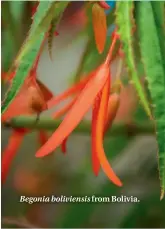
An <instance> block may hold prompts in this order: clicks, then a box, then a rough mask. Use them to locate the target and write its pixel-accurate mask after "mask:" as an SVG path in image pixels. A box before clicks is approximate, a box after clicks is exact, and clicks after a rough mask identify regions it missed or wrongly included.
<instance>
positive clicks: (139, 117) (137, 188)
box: [1, 1, 165, 228]
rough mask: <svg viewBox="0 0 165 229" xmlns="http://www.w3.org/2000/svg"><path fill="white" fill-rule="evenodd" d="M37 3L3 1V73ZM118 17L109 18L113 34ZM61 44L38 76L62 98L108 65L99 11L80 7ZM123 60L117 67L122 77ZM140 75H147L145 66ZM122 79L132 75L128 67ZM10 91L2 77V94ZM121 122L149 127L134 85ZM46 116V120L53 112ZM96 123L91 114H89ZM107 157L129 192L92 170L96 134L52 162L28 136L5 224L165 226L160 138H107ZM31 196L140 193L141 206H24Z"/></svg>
mask: <svg viewBox="0 0 165 229" xmlns="http://www.w3.org/2000/svg"><path fill="white" fill-rule="evenodd" d="M34 4H35V2H32V1H28V2H27V1H2V2H1V10H2V47H1V50H2V51H1V52H2V53H1V56H2V69H1V72H6V71H7V70H8V69H9V67H10V65H11V63H12V61H13V59H14V57H15V55H16V54H17V52H18V50H19V48H20V46H21V44H22V42H23V41H24V39H25V37H26V34H27V32H28V29H29V28H30V24H31V22H32V20H31V13H32V8H33V6H34ZM113 16H114V12H113V11H112V12H110V13H109V14H108V15H107V24H108V26H109V28H110V30H111V28H112V27H110V26H112V25H113V22H114V18H113ZM57 31H58V32H59V36H57V37H55V38H54V41H53V51H52V53H53V61H51V60H50V57H49V54H48V47H47V43H45V48H44V51H43V53H42V56H41V59H40V62H39V66H38V70H37V73H38V78H39V79H40V80H41V81H42V82H44V83H45V85H47V86H48V87H49V88H50V89H51V91H52V92H53V93H54V94H58V93H60V92H62V91H63V90H64V89H66V88H67V87H69V86H70V85H71V83H73V81H76V79H77V78H79V77H80V76H81V75H82V74H83V73H88V72H90V71H91V70H93V69H95V67H96V66H98V65H99V63H100V62H101V61H102V60H103V58H104V56H105V54H106V52H107V49H108V46H109V42H110V39H109V37H110V34H108V36H107V44H106V49H105V51H104V53H103V54H102V55H99V54H98V52H97V50H96V47H95V42H94V38H93V30H92V23H91V11H90V10H85V7H84V3H83V2H72V3H70V4H69V6H68V8H67V10H66V12H65V13H64V15H63V18H62V21H61V23H60V25H59V26H58V28H57ZM118 61H119V58H118V57H117V58H116V59H115V60H114V62H113V63H112V66H111V72H112V78H113V80H114V79H115V73H116V71H117V65H118ZM138 65H139V76H140V77H143V76H144V73H143V70H142V69H141V64H140V62H139V64H138ZM122 73H123V74H122V77H123V79H125V77H127V76H128V74H127V72H126V70H125V69H124V68H123V71H122ZM6 89H7V86H6V84H5V83H4V82H3V79H2V97H3V95H4V93H5V91H6ZM121 100H122V102H121V108H120V111H119V114H118V116H117V118H116V122H119V121H122V122H126V123H127V122H130V121H132V122H135V123H136V122H137V121H138V122H139V123H141V122H142V123H148V118H147V117H146V115H145V114H144V111H143V109H142V107H141V106H140V105H139V101H138V99H137V97H136V94H135V93H134V89H133V88H132V86H130V85H128V86H125V87H124V89H123V91H122V95H121ZM49 114H50V111H49V112H46V114H45V115H49ZM85 118H86V119H87V120H89V119H90V113H89V114H88V115H87V116H86V117H85ZM10 133H11V132H10V130H8V129H5V128H3V129H2V152H3V149H4V148H5V146H6V145H7V143H8V138H9V136H10ZM104 146H105V152H106V155H107V157H108V158H109V161H110V162H111V164H112V167H113V168H114V170H115V172H116V173H117V174H118V176H119V177H120V178H121V179H122V181H123V184H124V185H123V187H122V188H118V187H115V186H114V185H113V184H112V183H111V182H110V181H109V180H108V178H107V177H106V176H105V174H104V173H103V172H100V174H99V176H98V177H95V176H94V175H93V172H92V166H91V139H90V130H89V135H84V134H81V132H80V133H77V134H72V136H71V137H69V141H68V143H67V151H68V152H67V155H63V154H62V153H61V150H60V149H58V150H56V152H55V153H53V154H52V155H50V156H49V157H46V158H44V159H37V158H35V156H34V155H35V152H36V150H37V148H38V147H39V143H38V141H37V134H36V132H34V133H32V134H30V135H28V136H26V137H25V139H24V141H23V144H22V145H21V148H20V150H19V152H18V154H17V156H16V158H15V159H14V161H13V163H12V167H11V170H10V175H9V177H8V179H7V182H6V183H5V184H4V185H3V187H2V197H1V198H2V227H13V228H15V227H26V226H27V227H30V228H32V227H52V228H56V227H58V228H59V227H61V228H163V227H165V217H164V212H165V201H164V200H163V201H161V202H160V187H159V178H158V168H157V144H156V140H155V137H154V135H152V133H151V134H150V135H146V134H143V133H141V134H140V135H136V134H131V133H130V134H129V135H128V134H127V133H126V134H122V135H120V136H113V135H111V136H110V137H105V141H104ZM21 195H25V196H40V195H45V196H50V195H56V196H61V195H65V196H86V195H87V196H92V195H95V196H100V197H105V196H112V195H116V196H121V195H125V196H136V197H138V199H139V200H140V202H139V203H54V204H51V203H49V204H47V203H38V204H32V205H29V204H27V203H19V199H20V196H21Z"/></svg>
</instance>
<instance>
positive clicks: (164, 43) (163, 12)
mask: <svg viewBox="0 0 165 229" xmlns="http://www.w3.org/2000/svg"><path fill="white" fill-rule="evenodd" d="M151 4H152V10H153V13H154V18H155V23H156V29H157V33H158V37H159V43H160V48H161V54H162V58H163V60H165V24H164V22H165V2H163V1H162V2H159V1H156V2H155V1H153V2H151ZM163 64H164V71H165V61H164V63H163Z"/></svg>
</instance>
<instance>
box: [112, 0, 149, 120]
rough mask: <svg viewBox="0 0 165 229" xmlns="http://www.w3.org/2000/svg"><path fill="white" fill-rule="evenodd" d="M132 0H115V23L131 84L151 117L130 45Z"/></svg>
mask: <svg viewBox="0 0 165 229" xmlns="http://www.w3.org/2000/svg"><path fill="white" fill-rule="evenodd" d="M133 6H134V5H133V2H132V1H127V2H117V4H116V23H117V26H118V33H119V35H120V40H121V42H122V45H123V46H122V47H123V50H124V53H125V61H126V64H127V67H128V70H129V72H130V74H131V77H132V81H133V84H134V86H135V88H136V91H137V93H138V96H139V98H140V101H141V103H142V105H143V107H144V109H145V111H146V113H147V114H148V116H149V117H150V118H152V115H151V111H150V107H149V103H148V100H147V97H146V95H145V92H144V90H143V87H142V85H141V83H140V80H139V77H138V74H137V70H136V65H135V60H134V52H133V46H132V35H131V33H132V28H133V17H132V12H133Z"/></svg>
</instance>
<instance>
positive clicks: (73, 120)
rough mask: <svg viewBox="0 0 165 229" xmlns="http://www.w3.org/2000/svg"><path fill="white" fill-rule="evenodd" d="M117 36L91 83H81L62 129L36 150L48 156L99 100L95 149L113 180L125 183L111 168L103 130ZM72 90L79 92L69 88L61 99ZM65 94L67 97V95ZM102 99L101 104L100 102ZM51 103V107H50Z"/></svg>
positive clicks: (89, 81)
mask: <svg viewBox="0 0 165 229" xmlns="http://www.w3.org/2000/svg"><path fill="white" fill-rule="evenodd" d="M116 40H117V37H116V36H114V37H113V41H112V44H111V47H110V50H109V53H108V55H107V58H106V60H105V61H104V63H103V64H102V65H101V66H100V67H99V68H98V69H97V70H96V72H95V73H94V74H92V75H91V77H90V78H88V79H87V82H85V83H84V81H83V83H82V84H80V85H81V92H80V94H79V95H78V96H77V99H76V101H75V103H74V104H73V105H72V107H71V109H70V110H69V112H68V114H67V115H66V116H65V118H64V120H63V121H62V123H61V125H60V126H59V127H58V129H57V130H56V131H55V132H54V133H53V135H52V136H51V137H50V139H49V140H48V141H47V142H46V143H45V145H43V146H42V147H41V148H40V149H39V150H38V152H37V153H36V157H44V156H46V155H48V154H50V153H51V152H52V151H53V150H55V149H56V148H57V147H58V146H59V145H61V144H62V142H63V141H64V140H65V141H66V139H67V137H68V136H69V135H70V134H71V132H72V131H73V130H74V128H75V127H76V126H77V125H78V124H79V123H80V121H81V120H82V118H83V117H84V115H85V114H86V112H87V111H88V110H89V109H90V107H91V106H92V105H93V104H94V103H96V105H97V107H98V108H97V109H96V111H97V112H96V116H97V117H96V120H95V121H94V120H93V125H92V127H93V128H94V130H93V129H92V132H93V133H95V134H94V135H95V136H96V139H95V140H94V139H93V137H92V139H93V148H94V149H95V151H96V153H97V155H98V159H99V163H100V164H101V166H102V168H103V170H104V172H105V173H106V175H107V176H108V177H109V179H110V180H111V181H112V182H113V183H114V184H116V185H118V186H121V185H122V184H121V181H120V180H119V178H118V177H117V176H116V175H115V173H114V172H113V170H112V168H111V167H110V165H109V163H108V161H107V159H106V156H105V154H104V149H103V132H104V126H105V118H107V111H108V110H107V107H108V98H109V92H110V66H109V65H110V62H111V58H112V51H113V49H114V46H115V43H116ZM71 91H72V92H73V91H76V88H72V89H71V90H70V91H69V92H68V90H67V92H66V93H63V94H62V96H61V97H59V98H60V99H61V98H64V97H65V96H66V94H67V95H68V94H71ZM64 95H65V96H64ZM97 100H98V101H99V103H97V102H96V101H97ZM58 101H59V100H58V99H56V100H54V101H51V103H50V104H51V105H52V104H53V105H54V104H56V103H57V102H58ZM50 104H49V108H50Z"/></svg>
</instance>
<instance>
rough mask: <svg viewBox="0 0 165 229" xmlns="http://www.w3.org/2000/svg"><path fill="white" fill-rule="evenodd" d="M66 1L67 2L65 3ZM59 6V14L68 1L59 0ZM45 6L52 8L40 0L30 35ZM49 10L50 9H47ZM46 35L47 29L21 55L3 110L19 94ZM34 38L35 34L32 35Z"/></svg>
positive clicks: (2, 110)
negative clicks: (61, 0) (60, 0)
mask: <svg viewBox="0 0 165 229" xmlns="http://www.w3.org/2000/svg"><path fill="white" fill-rule="evenodd" d="M64 3H65V4H64ZM58 4H59V8H58V10H56V11H55V12H54V13H55V15H54V16H56V15H59V14H60V13H61V12H63V11H64V9H65V7H66V6H67V4H66V2H59V3H58ZM44 8H45V10H46V11H47V9H48V8H50V2H40V4H39V7H38V9H37V12H36V14H35V16H34V24H33V26H32V28H31V32H30V34H29V37H30V38H31V33H32V34H33V33H35V32H34V31H37V29H35V28H37V27H38V25H39V24H40V23H38V21H39V19H38V17H39V18H40V17H41V14H42V13H43V12H44ZM47 12H48V11H47ZM44 37H45V31H44V32H41V33H40V34H39V37H38V39H37V40H36V41H35V42H34V43H31V47H30V48H29V47H28V50H27V52H23V53H24V55H23V56H21V58H20V59H21V63H20V65H19V66H18V68H17V72H16V75H15V77H14V79H13V81H12V84H11V87H10V88H9V90H8V92H7V94H6V96H5V100H4V101H3V104H2V107H1V112H2V113H3V112H5V110H6V109H7V108H8V106H9V105H10V103H11V102H12V100H13V99H14V98H15V96H16V95H17V93H18V91H19V89H20V88H21V86H22V85H23V83H24V80H25V79H26V77H27V76H28V73H29V71H30V69H31V67H32V65H33V63H34V61H35V58H36V56H37V54H38V51H39V49H40V46H41V43H42V41H43V39H44ZM32 38H33V36H32ZM26 44H27V46H28V42H27V41H26V43H25V45H26Z"/></svg>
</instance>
